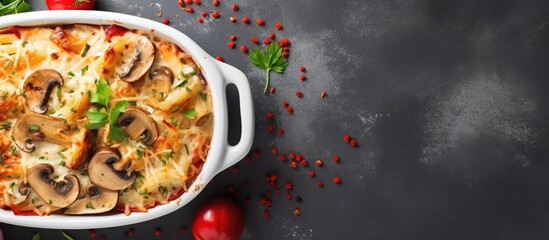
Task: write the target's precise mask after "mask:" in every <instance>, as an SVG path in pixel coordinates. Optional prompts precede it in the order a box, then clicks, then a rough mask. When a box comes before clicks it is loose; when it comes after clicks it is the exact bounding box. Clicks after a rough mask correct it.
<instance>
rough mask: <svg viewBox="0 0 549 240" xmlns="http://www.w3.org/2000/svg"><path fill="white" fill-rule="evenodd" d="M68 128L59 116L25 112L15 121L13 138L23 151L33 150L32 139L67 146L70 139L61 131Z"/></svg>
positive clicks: (70, 143)
mask: <svg viewBox="0 0 549 240" xmlns="http://www.w3.org/2000/svg"><path fill="white" fill-rule="evenodd" d="M69 128H70V126H69V125H65V124H63V120H62V119H61V118H56V117H51V116H46V115H41V114H37V113H33V112H27V113H25V114H23V115H22V116H21V117H19V119H17V121H16V122H15V124H14V126H13V139H14V140H15V145H17V147H18V148H19V149H21V151H23V152H32V151H34V149H35V146H34V143H33V141H45V142H51V143H54V144H58V145H61V146H64V147H67V148H68V147H70V146H71V145H72V141H71V139H70V138H69V137H68V136H67V135H65V134H64V133H63V131H68V130H69Z"/></svg>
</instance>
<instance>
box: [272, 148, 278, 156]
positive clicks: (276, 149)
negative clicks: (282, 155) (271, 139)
mask: <svg viewBox="0 0 549 240" xmlns="http://www.w3.org/2000/svg"><path fill="white" fill-rule="evenodd" d="M271 153H272V154H274V155H277V154H278V148H276V147H273V148H271Z"/></svg>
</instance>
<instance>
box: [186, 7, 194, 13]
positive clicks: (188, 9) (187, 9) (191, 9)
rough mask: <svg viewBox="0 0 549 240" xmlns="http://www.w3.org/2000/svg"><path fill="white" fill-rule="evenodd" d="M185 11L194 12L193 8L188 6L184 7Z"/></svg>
mask: <svg viewBox="0 0 549 240" xmlns="http://www.w3.org/2000/svg"><path fill="white" fill-rule="evenodd" d="M185 12H188V13H193V12H194V9H193V8H192V7H190V8H185Z"/></svg>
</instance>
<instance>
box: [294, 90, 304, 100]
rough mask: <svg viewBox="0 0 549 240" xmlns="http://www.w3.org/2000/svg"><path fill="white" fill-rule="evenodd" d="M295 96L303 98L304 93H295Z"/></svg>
mask: <svg viewBox="0 0 549 240" xmlns="http://www.w3.org/2000/svg"><path fill="white" fill-rule="evenodd" d="M295 95H296V96H297V97H298V98H300V97H303V93H302V92H300V91H297V92H295Z"/></svg>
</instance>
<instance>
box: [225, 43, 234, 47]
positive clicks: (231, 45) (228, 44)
mask: <svg viewBox="0 0 549 240" xmlns="http://www.w3.org/2000/svg"><path fill="white" fill-rule="evenodd" d="M227 46H229V47H230V48H234V46H235V43H234V42H228V43H227Z"/></svg>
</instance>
